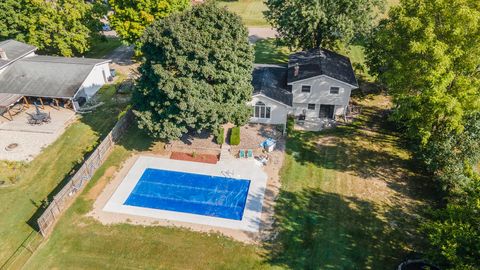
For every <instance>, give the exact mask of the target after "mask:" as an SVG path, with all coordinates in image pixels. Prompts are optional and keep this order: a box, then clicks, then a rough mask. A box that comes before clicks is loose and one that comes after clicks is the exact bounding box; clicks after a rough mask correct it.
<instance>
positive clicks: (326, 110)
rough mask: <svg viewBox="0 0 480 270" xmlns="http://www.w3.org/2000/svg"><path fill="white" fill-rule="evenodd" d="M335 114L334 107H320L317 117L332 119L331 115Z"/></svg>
mask: <svg viewBox="0 0 480 270" xmlns="http://www.w3.org/2000/svg"><path fill="white" fill-rule="evenodd" d="M334 112H335V105H324V104H322V105H320V111H319V113H318V117H320V118H328V119H333V114H334Z"/></svg>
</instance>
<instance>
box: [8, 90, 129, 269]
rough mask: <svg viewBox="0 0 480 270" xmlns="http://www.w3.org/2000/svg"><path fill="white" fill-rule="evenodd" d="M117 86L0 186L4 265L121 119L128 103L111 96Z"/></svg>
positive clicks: (104, 93) (102, 94) (101, 93)
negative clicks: (46, 206)
mask: <svg viewBox="0 0 480 270" xmlns="http://www.w3.org/2000/svg"><path fill="white" fill-rule="evenodd" d="M114 89H115V85H108V86H105V87H104V88H102V89H101V90H100V92H99V93H100V94H99V95H100V96H101V99H103V100H104V101H105V102H106V103H105V105H104V106H102V107H100V108H98V109H97V110H96V111H95V112H93V113H90V114H87V115H85V116H84V117H83V118H82V119H80V121H77V122H75V123H74V124H72V125H71V126H70V127H68V128H67V129H66V131H65V132H64V133H63V134H62V135H61V136H60V137H59V139H57V140H56V141H55V142H54V143H53V144H51V145H49V146H48V147H47V148H45V149H44V150H43V151H42V153H41V154H40V155H39V156H37V157H36V158H35V159H34V160H33V161H31V162H30V163H28V164H23V165H22V166H21V168H20V169H18V170H16V171H14V172H12V174H13V175H14V177H15V179H16V180H15V183H14V184H13V185H10V186H8V187H4V188H0V213H1V215H2V216H1V218H0V239H1V241H0V242H1V245H0V266H1V265H2V264H3V263H5V262H6V261H7V260H8V259H9V258H10V256H11V255H12V254H13V253H14V252H15V250H17V248H19V247H20V245H21V244H22V242H23V241H24V240H25V239H27V238H28V237H29V235H30V233H31V232H32V231H34V229H35V228H36V219H37V217H38V214H39V213H40V212H41V210H39V209H40V208H41V207H42V203H43V201H44V200H45V199H47V198H48V200H49V201H51V198H52V196H53V195H54V194H55V190H56V188H57V187H58V186H61V183H62V182H63V181H65V180H66V179H67V178H68V176H69V173H70V172H71V171H72V169H73V168H74V167H75V166H76V165H78V164H80V163H81V162H82V160H83V158H84V156H85V154H87V153H88V152H90V151H91V150H93V149H94V147H95V146H96V145H97V144H98V142H99V139H100V138H101V137H102V136H103V135H105V134H106V133H108V132H109V130H110V129H111V128H112V127H113V125H114V124H115V122H116V121H117V117H116V116H117V115H118V113H119V112H120V111H121V110H122V109H123V108H124V107H125V106H126V104H125V103H121V102H115V101H114V100H112V99H111V96H112V93H114V92H115V90H114ZM100 123H101V124H100Z"/></svg>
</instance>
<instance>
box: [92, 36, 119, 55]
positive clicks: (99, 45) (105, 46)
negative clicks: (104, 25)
mask: <svg viewBox="0 0 480 270" xmlns="http://www.w3.org/2000/svg"><path fill="white" fill-rule="evenodd" d="M120 46H122V41H121V40H120V39H119V38H117V37H105V38H94V39H93V40H92V45H91V47H90V49H89V50H88V52H87V53H85V57H89V58H102V57H104V56H105V55H107V54H109V53H110V52H112V51H113V50H115V49H116V48H118V47H120Z"/></svg>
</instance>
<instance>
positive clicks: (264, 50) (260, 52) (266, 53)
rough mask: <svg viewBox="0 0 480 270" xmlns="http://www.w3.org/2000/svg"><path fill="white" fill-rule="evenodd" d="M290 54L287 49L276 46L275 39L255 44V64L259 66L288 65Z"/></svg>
mask: <svg viewBox="0 0 480 270" xmlns="http://www.w3.org/2000/svg"><path fill="white" fill-rule="evenodd" d="M290 53H291V51H290V50H289V49H288V48H287V47H285V46H280V45H278V44H276V42H275V39H273V38H271V39H264V40H259V41H257V42H256V43H255V63H257V64H286V63H288V56H289V55H290Z"/></svg>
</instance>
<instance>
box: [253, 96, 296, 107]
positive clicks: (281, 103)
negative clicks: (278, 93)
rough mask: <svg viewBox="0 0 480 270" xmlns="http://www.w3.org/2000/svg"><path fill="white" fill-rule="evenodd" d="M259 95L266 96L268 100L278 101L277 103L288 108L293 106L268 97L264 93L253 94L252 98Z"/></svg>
mask: <svg viewBox="0 0 480 270" xmlns="http://www.w3.org/2000/svg"><path fill="white" fill-rule="evenodd" d="M258 96H262V97H264V98H266V99H268V100H270V101H273V102H276V103H277V104H280V105H283V106H285V107H287V108H292V106H289V105H287V104H285V103H283V102H280V101H278V100H275V99H273V98H270V97H267V96H266V95H264V94H262V93H258V94H255V95H253V96H252V98H253V97H258Z"/></svg>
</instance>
